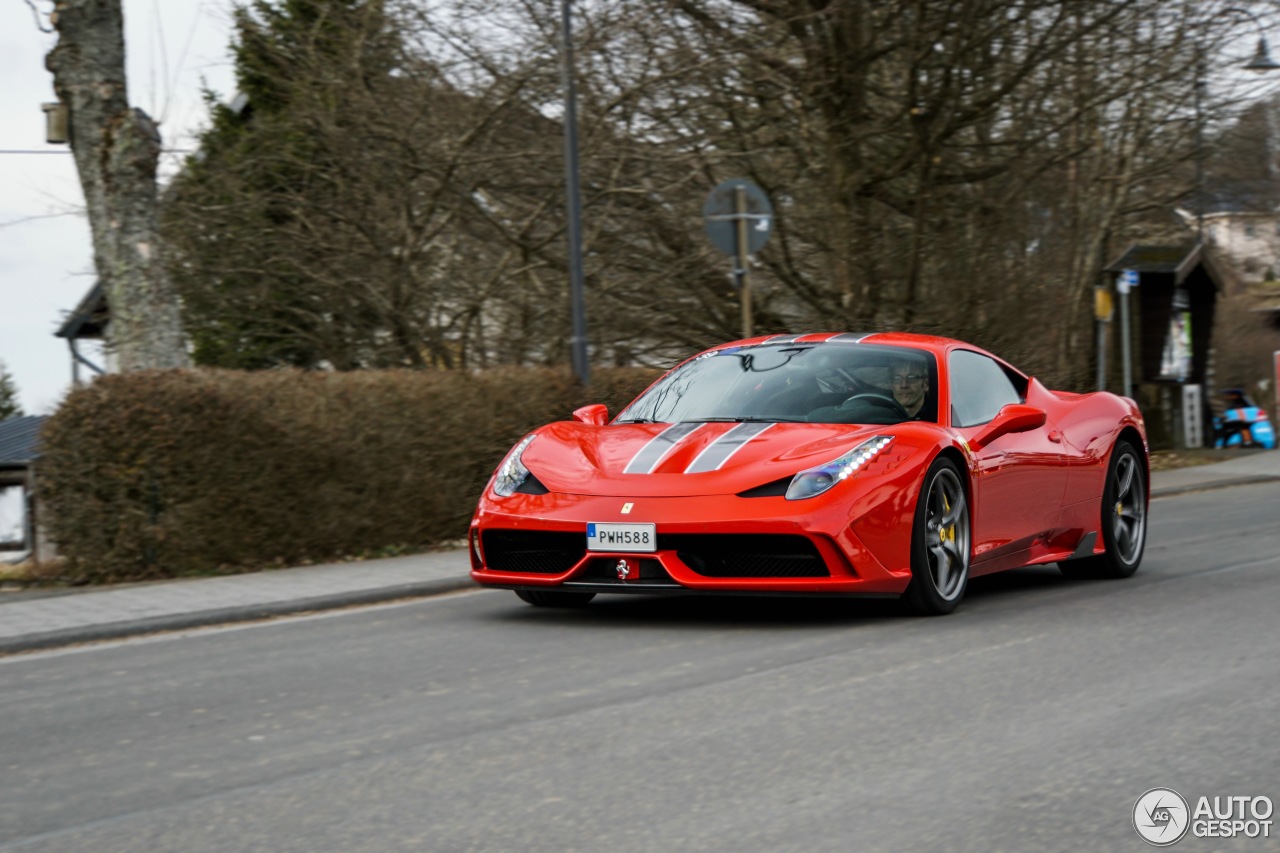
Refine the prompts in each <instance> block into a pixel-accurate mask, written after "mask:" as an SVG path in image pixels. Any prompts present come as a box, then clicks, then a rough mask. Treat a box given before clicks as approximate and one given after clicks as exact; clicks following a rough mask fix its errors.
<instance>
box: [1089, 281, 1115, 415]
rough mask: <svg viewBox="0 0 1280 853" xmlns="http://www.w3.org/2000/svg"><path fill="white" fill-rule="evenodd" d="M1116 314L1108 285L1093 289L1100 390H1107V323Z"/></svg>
mask: <svg viewBox="0 0 1280 853" xmlns="http://www.w3.org/2000/svg"><path fill="white" fill-rule="evenodd" d="M1114 315H1115V306H1113V305H1112V304H1111V291H1109V290H1107V288H1106V285H1099V286H1097V287H1095V288H1094V289H1093V319H1094V320H1095V321H1096V322H1095V323H1094V325H1095V326H1096V327H1097V331H1098V390H1099V391H1105V390H1107V324H1108V323H1110V322H1111V318H1112V316H1114Z"/></svg>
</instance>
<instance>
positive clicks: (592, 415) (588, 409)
mask: <svg viewBox="0 0 1280 853" xmlns="http://www.w3.org/2000/svg"><path fill="white" fill-rule="evenodd" d="M573 419H574V420H575V421H578V422H579V423H584V424H591V425H592V426H604V425H605V424H607V423H608V422H609V407H608V406H606V405H604V404H603V403H592V404H591V405H590V406H583V407H582V408H581V409H574V411H573Z"/></svg>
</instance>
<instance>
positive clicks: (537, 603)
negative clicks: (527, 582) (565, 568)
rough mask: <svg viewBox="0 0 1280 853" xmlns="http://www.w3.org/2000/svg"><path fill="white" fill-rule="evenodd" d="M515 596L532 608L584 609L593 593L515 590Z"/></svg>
mask: <svg viewBox="0 0 1280 853" xmlns="http://www.w3.org/2000/svg"><path fill="white" fill-rule="evenodd" d="M516 595H518V596H520V600H521V601H527V602H529V603H530V604H532V605H533V606H534V607H586V606H587V604H588V602H590V601H591V599H593V598H595V597H596V594H595V593H594V592H559V591H556V590H547V589H537V590H534V589H517V590H516Z"/></svg>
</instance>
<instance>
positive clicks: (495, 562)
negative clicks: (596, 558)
mask: <svg viewBox="0 0 1280 853" xmlns="http://www.w3.org/2000/svg"><path fill="white" fill-rule="evenodd" d="M480 541H481V542H482V543H483V545H484V561H485V565H487V566H488V567H489V568H490V569H493V570H494V571H497V572H531V573H534V574H543V575H558V574H562V573H564V572H567V571H569V569H571V568H573V567H574V566H575V565H576V564H577V563H578V561H579V560H581V559H582V556H583V555H584V554H585V553H586V551H587V537H586V535H585V534H583V533H557V532H554V531H548V530H486V531H484V532H483V533H482V534H481V540H480Z"/></svg>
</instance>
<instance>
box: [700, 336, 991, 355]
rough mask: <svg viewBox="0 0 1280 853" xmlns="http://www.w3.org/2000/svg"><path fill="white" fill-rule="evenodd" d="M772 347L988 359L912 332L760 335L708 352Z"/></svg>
mask: <svg viewBox="0 0 1280 853" xmlns="http://www.w3.org/2000/svg"><path fill="white" fill-rule="evenodd" d="M775 344H878V345H881V346H904V347H912V348H914V349H924V350H930V351H932V352H933V353H934V354H935V355H941V354H942V352H944V351H945V350H947V349H949V348H950V347H953V346H962V347H964V348H965V349H971V350H975V351H977V352H981V353H985V354H986V355H991V354H990V353H987V352H986V351H985V350H983V349H982V348H981V347H976V346H973V345H972V344H967V343H965V342H963V341H958V340H955V339H954V338H943V337H939V336H937V335H921V334H916V333H914V332H802V333H799V334H784V335H759V336H756V337H753V338H744V339H742V340H738V341H729V342H728V343H723V344H719V345H717V346H714V347H710V348H709V349H708V350H707V352H711V351H714V350H720V349H725V348H726V347H750V346H762V345H775Z"/></svg>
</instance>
